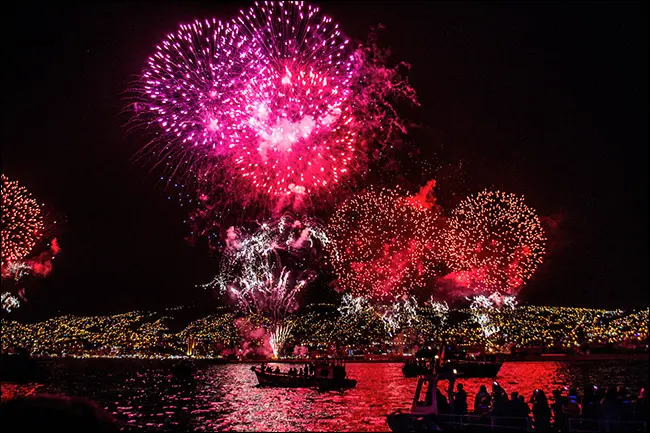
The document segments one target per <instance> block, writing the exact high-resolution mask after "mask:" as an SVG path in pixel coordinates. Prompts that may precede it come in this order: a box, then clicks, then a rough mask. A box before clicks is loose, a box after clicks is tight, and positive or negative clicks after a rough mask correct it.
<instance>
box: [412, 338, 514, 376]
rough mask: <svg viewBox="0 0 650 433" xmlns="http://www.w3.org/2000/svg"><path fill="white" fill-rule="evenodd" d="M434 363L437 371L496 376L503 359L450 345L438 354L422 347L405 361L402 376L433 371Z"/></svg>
mask: <svg viewBox="0 0 650 433" xmlns="http://www.w3.org/2000/svg"><path fill="white" fill-rule="evenodd" d="M434 364H438V365H439V367H438V371H439V372H441V371H448V372H450V373H452V372H453V373H454V375H455V376H458V377H462V378H470V377H489V378H493V377H496V376H497V374H498V373H499V370H500V369H501V366H502V365H503V360H500V359H498V358H497V355H494V354H482V353H480V352H478V353H469V352H467V351H464V350H456V349H454V348H452V347H451V346H443V348H442V350H441V351H440V355H437V354H434V353H433V352H432V351H431V350H430V349H422V350H420V351H418V352H417V353H416V355H415V360H409V361H407V362H406V363H405V364H404V366H403V367H402V373H403V374H404V377H417V376H418V375H421V374H431V373H433V367H434Z"/></svg>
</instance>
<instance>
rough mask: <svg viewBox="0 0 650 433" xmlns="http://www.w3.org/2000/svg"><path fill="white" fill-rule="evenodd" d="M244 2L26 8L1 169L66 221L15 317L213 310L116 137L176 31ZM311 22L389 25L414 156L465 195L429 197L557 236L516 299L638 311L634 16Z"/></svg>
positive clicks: (413, 13)
mask: <svg viewBox="0 0 650 433" xmlns="http://www.w3.org/2000/svg"><path fill="white" fill-rule="evenodd" d="M248 5H249V3H247V2H239V3H232V4H229V3H223V2H202V3H192V2H180V3H163V2H155V3H146V2H138V3H135V4H131V3H127V2H120V3H114V4H110V3H105V4H104V3H97V4H93V3H90V4H89V5H84V6H78V7H65V6H60V5H56V7H55V6H40V5H39V6H36V4H34V3H30V2H20V6H14V8H13V9H11V10H9V11H8V13H7V14H6V15H5V25H4V28H3V32H5V35H4V37H3V41H4V44H3V56H2V57H3V62H2V63H3V72H4V76H5V78H4V81H3V83H4V88H3V89H2V102H3V116H2V131H1V133H2V139H1V142H2V171H3V172H4V173H6V174H7V175H9V176H10V177H11V178H13V179H16V180H19V181H20V182H21V183H22V184H24V185H25V186H27V187H28V188H29V189H30V190H31V191H32V192H33V194H34V195H35V196H36V197H37V198H38V199H39V200H40V201H44V202H46V203H49V204H50V205H52V206H54V207H55V208H56V209H57V210H58V211H60V212H63V213H64V214H65V215H66V219H67V223H66V231H65V232H64V233H63V234H62V235H61V236H60V245H61V247H62V252H61V253H60V255H59V257H58V258H57V259H56V263H55V269H54V271H53V273H52V275H51V276H50V278H49V279H47V280H44V281H41V282H39V283H38V284H37V286H36V287H34V288H33V289H32V290H31V291H30V294H31V299H30V303H29V304H27V305H26V306H25V307H24V310H25V311H24V312H23V313H21V314H38V315H43V314H44V315H49V314H56V312H57V311H61V312H64V311H65V312H68V311H69V312H75V313H84V314H85V313H102V312H107V311H126V310H130V309H134V308H147V309H148V308H156V307H160V306H171V305H176V304H179V303H193V302H200V303H206V304H207V303H208V301H209V298H210V296H209V294H208V293H206V292H202V291H201V290H200V289H196V288H194V286H195V284H198V283H202V282H205V281H208V280H209V279H210V277H211V275H212V274H213V272H214V271H215V270H216V263H215V259H214V257H212V258H211V257H209V255H208V254H207V253H206V251H205V250H203V249H200V248H199V249H197V248H192V247H190V246H189V245H187V243H186V242H185V241H184V237H185V235H186V234H187V227H186V226H185V225H184V224H183V219H184V218H185V215H186V209H182V208H180V207H179V206H178V204H177V203H176V202H174V201H173V200H168V199H167V193H166V191H165V190H164V188H163V185H161V184H159V183H158V182H157V181H156V180H155V179H152V178H151V177H147V173H148V166H146V164H143V163H142V162H138V161H135V160H134V154H135V153H136V151H137V150H138V149H139V147H141V146H142V145H144V144H145V142H146V141H145V138H144V136H143V135H140V134H138V133H134V134H131V133H127V130H126V128H125V127H124V123H125V122H126V121H127V120H128V115H127V114H124V113H121V110H122V109H123V108H124V106H125V104H126V102H125V100H124V91H125V90H127V89H128V87H129V83H130V82H131V81H132V80H133V78H134V77H135V76H136V75H137V74H138V73H139V71H140V70H141V68H142V66H143V65H144V62H145V60H146V58H147V57H148V55H149V54H150V53H151V52H152V51H153V48H154V46H155V44H156V43H157V42H159V41H160V40H161V39H162V38H163V37H164V35H165V34H166V33H168V32H171V31H173V30H175V29H176V27H177V24H178V23H180V22H188V21H191V20H193V19H195V18H206V17H212V16H215V17H218V18H221V19H224V20H226V19H229V18H230V17H232V16H233V15H234V14H235V13H236V12H237V11H238V10H239V9H240V8H243V7H247V6H248ZM48 8H49V9H48ZM321 9H323V10H324V11H325V12H326V13H327V14H329V15H330V16H333V18H334V19H335V20H336V21H338V22H339V23H340V24H341V28H342V29H343V30H344V31H345V32H346V33H347V34H348V35H349V36H350V37H351V38H353V39H364V38H365V37H366V35H367V33H368V30H369V29H370V27H371V26H374V25H376V24H378V23H381V24H382V25H383V26H384V27H385V30H384V32H383V34H382V37H381V41H382V43H383V45H385V46H387V47H389V48H391V50H392V53H393V59H395V60H403V61H406V62H408V63H410V64H411V66H412V69H411V72H410V74H409V77H410V81H411V83H412V85H413V87H414V88H415V89H416V90H417V92H418V94H419V97H420V102H421V104H422V105H421V107H420V109H419V110H418V112H417V120H418V122H419V123H420V124H421V125H422V126H423V128H422V129H421V130H420V131H419V132H418V133H417V134H415V135H414V137H416V138H414V139H413V140H415V141H416V142H415V143H413V144H414V145H415V146H417V147H419V148H420V149H421V153H420V158H423V159H426V158H429V159H431V162H432V164H433V165H435V166H437V165H444V164H448V165H457V164H458V163H459V162H462V167H463V173H464V175H463V178H462V179H461V180H460V182H450V183H449V184H447V185H445V183H444V179H441V180H440V181H439V189H440V191H441V195H443V196H444V194H445V192H443V191H445V186H446V187H447V190H446V194H449V191H452V190H453V192H454V193H458V194H460V195H462V194H465V193H466V192H477V191H478V190H480V189H482V188H485V187H492V186H493V187H496V188H498V189H502V190H506V191H512V192H516V193H521V194H525V196H526V198H527V202H528V203H529V204H530V205H531V206H533V207H535V208H536V209H537V210H538V212H539V213H540V215H544V216H549V217H552V219H553V221H555V222H559V225H558V228H557V230H555V231H554V232H553V233H551V238H552V242H551V244H552V245H551V248H550V253H549V255H548V256H547V258H546V262H545V264H544V266H543V267H542V268H541V269H540V270H539V272H538V275H537V276H536V277H535V278H534V280H533V281H532V282H531V283H530V284H529V285H528V286H527V288H526V289H524V291H523V292H522V296H523V298H524V299H525V300H527V301H529V302H532V303H538V304H553V305H584V306H596V307H625V308H628V307H636V306H641V305H643V304H647V303H648V292H647V289H648V267H647V266H648V265H647V262H648V136H647V131H648V124H647V120H648V105H647V103H648V87H647V72H648V63H647V48H648V47H647V7H646V6H645V2H634V3H627V2H612V3H605V2H598V3H589V2H579V3H570V4H564V3H514V4H504V3H492V4H490V3H484V2H481V3H476V4H472V3H462V4H458V3H452V4H448V3H438V2H431V3H429V2H417V3H415V2H414V3H409V2H394V3H393V2H381V3H375V4H373V3H372V2H367V1H364V2H359V3H355V2H348V1H345V2H324V3H321ZM407 169H408V167H407ZM426 180H428V179H422V182H421V183H422V184H424V183H425V182H426ZM30 309H31V310H30Z"/></svg>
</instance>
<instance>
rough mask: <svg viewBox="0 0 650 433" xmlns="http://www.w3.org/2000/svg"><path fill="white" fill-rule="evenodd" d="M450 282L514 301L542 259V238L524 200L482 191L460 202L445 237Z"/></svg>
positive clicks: (532, 211)
mask: <svg viewBox="0 0 650 433" xmlns="http://www.w3.org/2000/svg"><path fill="white" fill-rule="evenodd" d="M443 237H444V240H445V253H446V261H447V264H448V265H449V267H450V268H451V270H452V273H451V274H450V275H449V276H448V278H450V279H453V281H454V282H455V283H456V284H457V285H458V286H461V287H467V288H468V289H470V290H473V291H474V292H493V291H495V290H497V291H500V292H502V293H504V294H511V295H515V294H517V293H518V291H519V290H520V289H521V287H522V286H523V285H524V284H525V283H526V281H527V280H528V279H530V278H531V276H532V275H533V273H534V272H535V270H536V269H537V267H538V266H539V264H540V263H541V262H542V256H543V255H544V245H545V242H546V238H545V235H544V230H543V229H542V226H541V223H540V220H539V218H538V217H537V215H536V213H535V211H534V210H533V209H531V208H529V207H528V206H526V204H525V203H524V200H523V197H520V196H517V195H515V194H509V193H504V192H501V191H489V190H485V191H483V192H481V193H479V194H477V195H476V196H472V197H468V198H467V199H465V200H464V201H462V202H461V203H460V204H459V205H458V206H457V207H456V208H455V209H454V210H453V211H452V214H451V218H449V220H448V227H447V230H446V231H445V232H444V235H443Z"/></svg>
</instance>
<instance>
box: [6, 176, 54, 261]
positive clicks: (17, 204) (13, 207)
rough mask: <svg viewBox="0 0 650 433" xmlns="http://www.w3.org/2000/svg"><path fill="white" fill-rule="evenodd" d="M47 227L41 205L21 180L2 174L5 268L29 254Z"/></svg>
mask: <svg viewBox="0 0 650 433" xmlns="http://www.w3.org/2000/svg"><path fill="white" fill-rule="evenodd" d="M43 229H44V225H43V218H42V214H41V207H40V206H39V205H38V203H37V202H36V200H34V199H33V198H32V197H31V194H30V193H29V192H28V191H27V190H26V189H25V188H24V187H22V186H20V185H19V184H18V182H15V181H10V180H9V179H8V178H7V177H6V176H5V175H4V174H3V175H2V267H3V269H4V268H5V267H6V266H8V265H9V264H11V263H13V262H17V261H19V260H21V259H22V258H24V257H25V256H27V255H28V254H29V253H30V252H31V251H32V249H33V248H34V246H35V245H36V243H37V242H38V240H39V239H40V238H41V235H42V232H43Z"/></svg>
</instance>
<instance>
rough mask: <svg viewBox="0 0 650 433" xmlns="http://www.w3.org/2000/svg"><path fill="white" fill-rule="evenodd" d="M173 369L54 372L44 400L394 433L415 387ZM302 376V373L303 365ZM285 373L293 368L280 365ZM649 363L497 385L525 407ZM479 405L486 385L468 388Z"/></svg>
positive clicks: (91, 364) (629, 380) (397, 369)
mask: <svg viewBox="0 0 650 433" xmlns="http://www.w3.org/2000/svg"><path fill="white" fill-rule="evenodd" d="M169 366H170V363H163V362H151V361H132V360H69V361H64V362H61V363H59V364H57V365H56V366H55V367H54V374H53V379H52V383H51V384H49V385H47V386H46V387H45V390H46V391H49V392H59V393H64V394H67V395H78V396H83V397H87V398H90V399H92V400H94V401H96V402H98V403H99V404H100V405H102V406H103V407H104V408H106V409H107V410H108V411H109V412H111V413H112V414H113V415H114V416H115V417H116V418H117V419H119V420H121V421H123V422H124V423H126V424H128V425H132V426H137V427H142V428H144V429H147V430H166V431H170V430H197V431H215V430H232V431H278V432H279V431H387V430H388V425H387V424H386V415H387V414H389V413H391V412H392V411H394V410H396V409H398V408H402V409H408V408H409V407H410V404H411V399H412V398H413V392H414V389H415V384H416V382H417V379H415V378H411V379H407V378H404V377H403V375H402V371H401V364H399V363H368V364H361V363H359V364H356V363H351V364H348V376H349V377H351V378H354V379H357V380H358V384H357V387H356V388H355V389H351V390H346V391H342V392H334V391H331V392H324V393H321V392H318V391H316V390H311V389H282V388H259V387H257V386H256V384H257V379H256V378H255V375H254V373H253V372H252V371H250V367H251V364H229V365H206V366H203V367H201V368H200V370H199V371H198V372H197V375H196V380H195V382H194V383H193V384H191V385H187V384H181V383H177V382H176V381H174V380H173V379H172V378H171V376H170V375H169ZM299 367H300V366H299ZM280 368H281V369H282V370H286V369H288V368H289V366H288V365H286V364H285V365H280ZM647 377H648V362H647V361H643V360H641V361H586V362H574V363H565V362H548V361H547V362H520V363H506V364H504V365H503V367H502V368H501V371H500V372H499V376H498V377H497V380H498V381H499V383H500V384H501V385H502V386H503V387H504V388H505V390H506V391H507V392H508V393H510V392H512V391H519V393H520V394H523V395H524V397H525V398H526V399H528V398H529V397H530V395H531V394H532V391H533V390H534V389H535V388H542V389H544V390H545V391H547V393H550V391H551V389H554V388H556V387H559V386H570V385H577V386H583V385H585V384H587V383H588V382H589V383H598V384H599V385H602V386H607V385H610V384H611V385H618V384H624V385H626V386H628V387H630V388H632V389H633V391H634V392H637V391H638V389H639V388H640V387H641V386H646V385H647ZM458 382H459V383H463V384H464V386H465V389H466V391H467V393H468V403H469V406H470V407H471V406H472V403H473V399H474V395H475V394H476V392H477V391H478V388H479V386H480V385H482V384H485V385H486V386H488V389H489V385H490V384H491V382H492V381H491V380H490V379H465V380H462V379H461V380H459V381H458Z"/></svg>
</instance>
